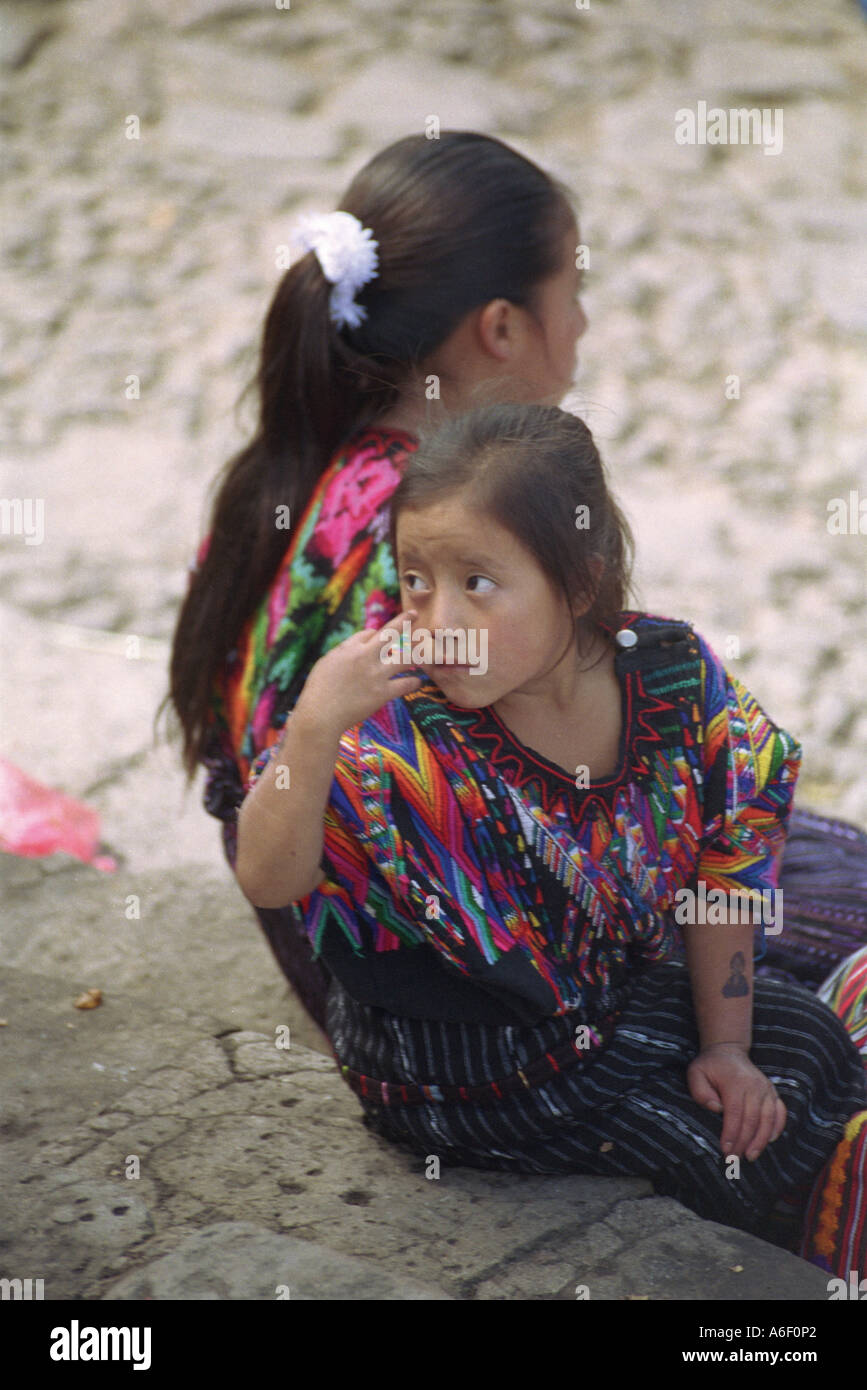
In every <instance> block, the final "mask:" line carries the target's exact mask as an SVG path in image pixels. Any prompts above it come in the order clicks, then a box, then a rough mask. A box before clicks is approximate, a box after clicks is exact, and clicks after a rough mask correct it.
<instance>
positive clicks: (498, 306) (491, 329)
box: [477, 299, 516, 362]
mask: <svg viewBox="0 0 867 1390" xmlns="http://www.w3.org/2000/svg"><path fill="white" fill-rule="evenodd" d="M478 314H479V318H478V327H477V332H478V336H479V341H480V343H481V346H482V348H483V349H484V351H485V352H487V353H489V354H490V356H491V357H495V358H496V359H497V361H498V362H506V361H507V360H508V359H509V358H510V357H511V356H512V353H513V352H514V351H515V345H516V338H515V330H516V322H515V305H514V304H511V303H510V302H509V300H508V299H491V300H490V301H489V302H488V303H487V304H486V305H485V306H484V308H482V309H481V310H479V311H478Z"/></svg>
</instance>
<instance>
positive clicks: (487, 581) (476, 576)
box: [467, 574, 496, 594]
mask: <svg viewBox="0 0 867 1390" xmlns="http://www.w3.org/2000/svg"><path fill="white" fill-rule="evenodd" d="M474 579H480V580H481V581H482V583H483V584H491V585H493V586H494V588H496V585H495V584H494V581H493V579H488V578H486V576H485V575H483V574H471V575H470V577H469V579H468V580H467V583H468V584H472V582H473V580H474ZM476 592H477V593H478V592H479V591H478V590H476ZM481 592H482V593H483V594H484V593H488V594H489V593H490V592H491V591H490V589H482V591H481Z"/></svg>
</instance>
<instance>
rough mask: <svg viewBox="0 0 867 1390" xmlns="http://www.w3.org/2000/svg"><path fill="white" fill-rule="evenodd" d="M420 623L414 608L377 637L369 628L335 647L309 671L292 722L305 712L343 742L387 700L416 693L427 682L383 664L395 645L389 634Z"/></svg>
mask: <svg viewBox="0 0 867 1390" xmlns="http://www.w3.org/2000/svg"><path fill="white" fill-rule="evenodd" d="M416 617H418V613H417V612H416V610H415V609H414V608H410V609H407V611H406V612H405V613H399V614H398V615H397V617H396V618H392V619H391V620H390V621H389V622H388V623H386V625H385V627H384V628H382V629H380V630H379V631H377V630H376V629H375V628H368V629H366V630H365V631H363V632H354V633H353V634H352V636H351V637H347V638H346V640H345V641H344V642H339V643H338V645H337V646H336V647H332V649H331V651H330V652H326V653H325V655H324V656H321V657H320V658H319V660H318V661H317V662H316V663H315V665H314V666H313V667H311V670H310V674H309V675H308V677H307V680H306V681H305V682H304V688H303V690H302V692H301V694H300V696H299V697H298V700H297V701H296V704H295V708H294V710H293V717H294V715H295V714H296V713H297V712H298V711H299V710H300V709H301V708H302V706H303V708H304V710H305V711H307V712H308V714H309V717H310V718H311V719H312V720H313V721H315V723H316V725H317V726H319V727H325V728H330V729H332V730H333V731H334V732H335V733H336V734H337V735H338V736H339V735H340V734H342V733H344V732H345V730H346V729H351V728H352V726H353V724H360V723H361V722H362V720H364V719H369V718H370V716H371V715H372V714H375V713H376V711H377V710H378V709H381V708H382V706H383V705H385V704H387V703H388V701H389V700H393V699H395V697H396V696H398V695H409V694H410V693H411V692H412V691H413V690H418V689H419V688H420V687H421V686H422V685H424V682H425V680H426V679H427V677H426V676H417V675H415V674H414V672H412V671H405V670H403V669H402V668H401V666H400V665H398V664H396V663H395V662H394V661H383V660H382V657H383V655H384V653H385V651H386V648H387V647H390V646H392V645H393V639H392V638H389V637H388V636H387V633H388V630H389V629H394V628H396V627H399V626H400V625H401V623H402V621H403V619H405V618H409V619H412V618H416ZM407 655H408V654H407Z"/></svg>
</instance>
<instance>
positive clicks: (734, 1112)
mask: <svg viewBox="0 0 867 1390" xmlns="http://www.w3.org/2000/svg"><path fill="white" fill-rule="evenodd" d="M743 1118H744V1101H743V1098H742V1097H740V1096H739V1097H738V1098H737V1099H733V1100H732V1101H731V1102H730V1103H729V1104H728V1105H726V1107H725V1112H724V1115H723V1132H722V1139H721V1141H720V1142H721V1144H722V1150H723V1153H727V1154H731V1153H740V1149H737V1148H735V1143H736V1141H737V1139H738V1138H739V1137H740V1132H741V1125H742V1123H743Z"/></svg>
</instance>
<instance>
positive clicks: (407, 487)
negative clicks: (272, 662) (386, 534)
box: [236, 405, 867, 1268]
mask: <svg viewBox="0 0 867 1390" xmlns="http://www.w3.org/2000/svg"><path fill="white" fill-rule="evenodd" d="M391 539H392V542H393V545H394V548H395V554H396V557H397V570H398V576H399V581H400V592H401V600H402V604H403V611H402V613H401V614H400V615H399V617H398V619H397V620H396V621H395V622H393V623H391V624H389V625H388V629H386V630H383V631H380V632H377V631H371V630H368V631H360V632H357V633H355V634H354V635H352V636H351V637H349V638H348V639H346V640H345V641H343V642H342V643H340V644H339V645H338V646H336V647H335V648H334V649H333V650H331V651H329V652H328V653H327V654H326V655H325V656H323V657H321V658H320V659H319V660H318V661H317V662H316V664H315V665H314V667H313V669H312V671H311V672H310V674H309V676H308V678H307V681H306V683H305V686H304V689H303V691H302V693H301V695H300V697H299V698H298V700H297V702H296V704H295V706H294V709H293V711H292V713H291V715H290V716H289V717H288V718H287V720H286V722H285V729H284V731H283V733H282V736H281V737H280V738H279V739H278V741H277V742H276V743H275V744H274V746H273V747H272V748H271V749H270V750H269V751H266V752H265V753H264V754H263V755H261V756H260V757H259V758H258V759H257V760H256V762H255V766H254V769H253V775H252V778H251V783H250V791H249V793H248V795H247V798H246V800H245V801H244V804H243V806H242V808H241V813H240V817H239V822H238V848H237V859H236V873H237V876H238V881H239V883H240V884H241V887H242V889H243V890H244V892H245V893H246V894H247V896H248V897H249V898H250V900H251V901H252V902H253V903H255V904H257V905H258V906H264V907H267V908H277V907H279V906H281V905H283V904H286V903H288V902H292V901H295V902H297V904H298V907H299V909H300V911H301V913H302V915H303V917H304V919H305V921H306V923H307V927H308V932H309V934H310V939H311V941H312V942H313V946H314V949H315V951H316V953H317V955H318V956H320V957H321V958H322V959H323V960H324V961H325V962H326V964H327V967H328V970H329V972H330V975H331V977H332V983H331V986H330V989H329V993H328V1001H327V1027H328V1033H329V1036H330V1039H331V1041H332V1044H333V1047H334V1051H335V1055H336V1056H337V1059H338V1061H339V1063H340V1065H341V1067H342V1070H343V1074H344V1076H345V1078H346V1079H347V1081H348V1082H349V1084H350V1085H351V1086H352V1087H353V1089H354V1090H355V1091H356V1092H357V1093H358V1095H359V1096H360V1098H361V1102H362V1106H363V1108H364V1112H365V1115H366V1117H367V1119H368V1122H369V1123H370V1124H372V1125H373V1126H375V1128H376V1129H377V1130H378V1131H379V1132H380V1133H381V1134H383V1135H384V1136H386V1137H387V1138H389V1139H392V1140H395V1141H398V1142H401V1143H405V1144H408V1145H409V1146H411V1147H412V1148H413V1149H414V1150H415V1151H417V1152H419V1153H421V1154H432V1153H435V1154H437V1155H438V1156H439V1157H440V1158H441V1159H443V1160H444V1161H446V1162H452V1163H458V1164H469V1165H472V1166H478V1167H486V1168H500V1169H509V1170H512V1171H516V1172H526V1173H570V1172H585V1173H598V1174H609V1175H611V1174H637V1175H646V1176H649V1177H651V1178H652V1179H653V1180H654V1183H655V1185H656V1188H657V1190H658V1191H659V1192H662V1193H666V1194H669V1195H671V1196H674V1197H676V1198H678V1199H679V1200H681V1201H683V1202H684V1203H685V1204H686V1205H688V1206H689V1207H691V1208H692V1209H693V1210H694V1211H696V1212H698V1213H699V1214H700V1215H702V1216H705V1217H709V1218H712V1219H715V1220H722V1221H725V1222H728V1223H730V1224H732V1225H735V1226H739V1227H742V1228H744V1229H747V1230H752V1231H756V1232H760V1231H761V1232H765V1231H766V1229H767V1228H766V1225H765V1223H766V1221H767V1218H768V1216H769V1214H770V1213H771V1211H772V1209H773V1208H774V1207H775V1205H776V1204H777V1203H778V1201H779V1200H780V1199H781V1198H788V1199H789V1200H790V1201H791V1200H793V1198H794V1199H797V1196H798V1194H800V1197H801V1200H802V1202H805V1201H806V1197H807V1194H808V1193H809V1190H810V1186H811V1183H812V1181H813V1180H814V1179H815V1177H816V1175H817V1173H818V1172H819V1170H820V1169H821V1168H822V1165H823V1164H824V1163H825V1162H826V1160H828V1159H829V1158H830V1156H831V1155H832V1153H833V1152H834V1150H835V1148H836V1146H837V1145H838V1142H839V1141H840V1140H841V1138H842V1137H843V1133H844V1129H845V1127H846V1125H847V1122H849V1121H850V1120H851V1118H852V1117H853V1115H855V1114H856V1113H857V1112H860V1111H862V1110H863V1108H864V1106H865V1104H867V1076H865V1070H864V1063H863V1060H862V1058H861V1056H860V1055H859V1052H858V1050H857V1048H856V1046H855V1045H854V1043H853V1042H852V1040H851V1039H850V1037H849V1036H848V1034H847V1032H846V1029H845V1028H844V1027H843V1025H842V1023H841V1022H840V1020H839V1019H838V1018H837V1017H836V1016H835V1015H834V1014H833V1013H832V1012H831V1010H830V1009H829V1008H828V1007H827V1006H826V1005H825V1004H824V1003H823V1002H821V1001H820V1000H818V999H817V998H816V997H815V995H813V994H811V993H809V992H807V991H806V990H805V989H802V988H801V987H800V986H798V985H797V984H785V983H781V982H779V981H776V980H770V979H761V978H760V979H755V978H754V976H753V969H752V958H753V936H754V932H755V930H756V928H755V926H754V925H752V923H754V922H755V920H756V918H755V907H756V904H757V903H761V904H762V908H763V921H764V923H766V924H768V923H773V924H774V925H775V926H776V925H777V924H778V923H779V922H780V913H781V910H782V903H781V902H780V901H779V900H778V901H777V902H776V903H772V900H773V898H774V890H775V889H776V884H777V876H778V867H779V860H780V856H781V851H782V847H783V840H784V835H785V827H786V823H787V819H788V816H789V811H790V806H791V800H792V794H793V789H794V783H795V779H796V776H797V769H798V762H799V757H800V750H799V748H798V746H797V744H796V743H795V742H794V740H793V739H792V738H791V737H790V736H789V735H788V734H787V733H785V732H784V731H783V730H782V729H780V728H778V727H776V726H775V725H774V724H773V723H772V722H771V720H770V719H769V718H768V716H767V715H766V714H765V713H764V712H763V710H762V709H761V708H760V707H759V705H758V704H757V703H756V701H755V700H754V699H753V697H752V696H751V695H750V694H749V692H748V691H746V690H745V689H744V688H743V687H742V686H741V685H740V684H739V682H738V681H737V680H736V679H734V678H733V677H731V676H730V675H729V674H728V673H727V672H726V670H725V669H724V667H723V666H722V664H721V663H720V661H719V659H718V658H717V657H716V656H715V654H714V653H713V651H712V650H711V649H710V648H709V647H708V645H707V643H706V642H705V641H704V640H703V639H702V638H701V637H700V636H699V635H698V634H696V633H695V632H694V631H693V630H692V629H691V628H690V627H689V626H688V625H687V624H685V623H680V622H672V621H669V620H667V619H662V618H658V617H652V616H650V615H647V614H643V613H637V612H633V611H630V610H626V609H625V595H626V591H627V583H628V571H627V555H628V551H629V537H628V531H627V528H626V527H625V524H624V522H623V520H622V518H621V515H620V513H619V511H618V509H617V506H616V504H615V503H614V502H613V500H612V499H611V497H610V495H609V493H608V491H607V488H606V484H605V479H604V474H603V470H602V466H601V463H600V460H599V456H598V453H597V451H596V448H595V446H594V444H593V441H592V438H591V436H590V434H589V431H588V430H587V428H586V426H584V425H583V424H582V422H581V421H580V420H578V419H576V418H574V417H572V416H571V415H568V414H566V413H564V412H562V411H560V410H557V409H556V408H553V407H544V406H519V405H511V406H495V407H488V408H485V409H481V410H477V411H473V412H471V413H470V414H468V415H466V416H463V417H460V418H458V419H456V420H453V421H452V422H450V423H449V424H448V425H446V426H445V427H444V428H443V429H441V430H440V431H439V432H438V433H436V434H435V435H434V436H433V437H431V438H429V439H427V440H426V441H425V443H424V444H423V445H422V447H421V449H420V450H419V451H418V452H417V453H416V454H415V455H414V457H413V458H412V460H411V461H410V463H409V465H408V467H407V468H406V470H405V473H404V476H403V479H402V481H401V483H400V484H399V486H398V487H397V489H396V490H395V492H394V493H393V495H392V499H391ZM402 630H403V635H405V636H406V638H407V641H406V645H405V650H406V657H407V661H414V662H415V664H416V667H417V668H419V669H420V671H421V674H414V673H413V672H412V671H411V670H410V671H409V672H408V673H407V671H406V667H403V668H401V666H398V665H396V664H395V657H396V654H397V645H398V644H397V642H396V638H397V636H398V635H400V634H401V631H402ZM449 634H451V636H450V637H449ZM471 638H473V639H474V640H472V641H471V640H470V639H471ZM480 651H481V652H482V653H483V659H479V652H480ZM470 652H472V653H473V657H472V659H471V660H469V661H468V653H470ZM456 656H457V660H456ZM744 895H746V898H747V901H748V902H751V906H752V909H753V911H752V912H748V913H746V914H745V913H744V912H743V903H744ZM712 899H713V900H714V901H715V902H716V903H717V904H718V903H719V902H720V900H722V901H723V902H724V904H725V907H724V909H723V911H722V915H720V913H719V911H718V912H717V914H716V916H714V917H712V916H711V914H710V913H706V912H705V911H704V909H703V908H702V906H701V905H702V904H703V903H704V904H707V902H709V901H711V900H712ZM771 905H772V906H773V910H772V911H770V912H768V908H769V906H771ZM783 929H784V930H785V926H784V927H783ZM733 1159H736V1160H738V1162H737V1163H733ZM863 1256H864V1251H863V1249H861V1250H859V1252H858V1257H859V1259H860V1260H861V1262H862V1264H863ZM849 1267H850V1268H853V1267H854V1268H857V1267H859V1266H853V1265H850V1266H849Z"/></svg>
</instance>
